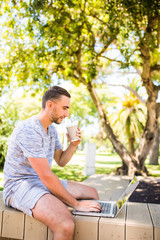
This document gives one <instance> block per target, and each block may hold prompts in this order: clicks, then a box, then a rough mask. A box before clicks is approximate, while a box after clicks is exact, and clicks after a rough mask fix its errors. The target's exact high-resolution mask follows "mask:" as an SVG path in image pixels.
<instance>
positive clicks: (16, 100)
mask: <svg viewBox="0 0 160 240" xmlns="http://www.w3.org/2000/svg"><path fill="white" fill-rule="evenodd" d="M19 91H20V89H19V90H15V92H14V91H12V92H11V93H10V94H7V93H6V94H5V95H4V96H3V98H2V102H3V104H2V105H1V106H0V168H2V167H3V165H4V162H5V156H6V153H7V148H8V140H9V137H10V135H11V133H12V131H13V129H14V128H15V126H16V124H18V122H19V121H22V120H24V119H26V118H28V117H30V116H32V115H34V114H37V113H38V112H39V110H40V108H41V100H40V95H33V94H32V93H31V92H29V93H26V94H23V95H22V94H20V95H19V96H17V95H18V93H19ZM31 95H32V96H31Z"/></svg>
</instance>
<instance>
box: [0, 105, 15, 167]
mask: <svg viewBox="0 0 160 240" xmlns="http://www.w3.org/2000/svg"><path fill="white" fill-rule="evenodd" d="M17 119H18V112H17V107H16V105H14V104H11V102H8V103H7V104H6V105H5V106H2V105H1V106H0V168H2V167H3V165H4V161H5V156H6V153H7V142H8V138H9V136H10V134H11V133H12V131H13V129H14V126H15V123H16V121H17Z"/></svg>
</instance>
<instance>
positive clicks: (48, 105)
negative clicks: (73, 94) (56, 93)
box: [46, 100, 54, 109]
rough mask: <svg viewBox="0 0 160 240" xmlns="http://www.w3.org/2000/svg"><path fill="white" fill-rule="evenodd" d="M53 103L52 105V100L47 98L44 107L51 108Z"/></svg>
mask: <svg viewBox="0 0 160 240" xmlns="http://www.w3.org/2000/svg"><path fill="white" fill-rule="evenodd" d="M53 105H54V102H52V101H51V100H48V101H47V102H46V107H47V108H48V109H50V108H52V106H53Z"/></svg>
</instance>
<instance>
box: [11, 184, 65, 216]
mask: <svg viewBox="0 0 160 240" xmlns="http://www.w3.org/2000/svg"><path fill="white" fill-rule="evenodd" d="M60 181H61V182H62V184H63V186H64V187H65V188H66V189H67V185H68V182H67V180H60ZM47 193H50V194H51V192H50V191H49V190H48V189H47V188H46V187H45V185H43V184H41V185H38V186H32V188H30V190H29V191H26V193H25V194H22V195H21V197H20V194H19V192H18V190H17V191H16V192H15V193H14V194H13V195H12V196H11V198H10V200H9V206H11V207H13V208H15V209H18V210H20V211H22V212H24V213H25V214H27V215H29V216H31V217H33V216H32V208H34V206H35V204H36V203H37V201H38V200H39V199H40V198H41V197H42V196H43V195H44V194H47Z"/></svg>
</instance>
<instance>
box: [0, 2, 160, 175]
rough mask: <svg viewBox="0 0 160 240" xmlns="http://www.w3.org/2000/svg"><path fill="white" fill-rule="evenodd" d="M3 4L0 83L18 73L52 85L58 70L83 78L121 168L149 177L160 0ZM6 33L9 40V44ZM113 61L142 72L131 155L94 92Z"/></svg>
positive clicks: (21, 81)
mask: <svg viewBox="0 0 160 240" xmlns="http://www.w3.org/2000/svg"><path fill="white" fill-rule="evenodd" d="M8 2H9V3H8ZM2 7H3V9H4V8H5V16H6V19H7V17H9V19H11V20H10V22H9V24H10V25H11V24H12V26H11V27H10V26H7V24H6V22H5V27H6V28H7V27H8V29H11V31H9V32H8V35H9V37H7V39H9V40H8V41H10V42H9V43H10V44H9V48H8V53H7V54H8V56H10V59H9V60H10V61H9V63H7V64H6V63H3V64H2V66H3V69H7V71H6V72H4V71H3V72H1V78H2V79H3V82H4V81H6V79H7V81H8V79H15V78H16V79H17V80H18V81H19V84H26V83H27V84H34V85H35V86H38V87H40V86H41V85H43V84H44V85H45V84H46V85H47V84H50V82H51V80H52V76H53V74H54V73H56V74H57V75H58V76H59V78H64V79H66V80H67V79H69V80H72V81H73V83H74V84H77V85H78V84H79V83H82V84H84V85H85V86H86V88H87V89H88V91H89V93H90V96H91V98H92V100H93V103H94V105H95V107H96V109H97V112H98V114H99V118H100V122H101V125H102V127H103V129H104V131H105V133H106V136H107V138H109V139H110V141H111V142H112V145H113V147H114V149H115V151H116V152H117V153H118V154H119V156H120V157H121V159H122V167H121V168H119V169H118V171H119V174H128V175H130V176H133V175H134V174H142V175H147V174H148V172H147V169H146V167H145V159H146V157H147V155H148V153H149V150H150V148H151V146H152V144H153V141H154V137H155V132H156V131H157V128H158V115H159V110H158V109H159V107H158V103H157V102H156V101H157V96H158V92H159V85H158V83H157V84H156V83H155V80H157V79H159V77H158V78H157V76H159V69H160V66H159V63H158V61H159V60H158V53H159V34H160V17H159V9H160V8H159V1H158V0H153V1H149V0H147V1H146V0H127V1H126V0H117V1H114V0H111V1H106V0H105V1H104V0H101V1H99V0H97V1H92V0H84V1H80V0H79V1H78V0H77V1H73V2H72V1H68V0H63V1H58V0H57V1H54V2H53V1H42V0H41V1H40V0H33V1H32V2H27V1H20V0H19V1H16V2H15V1H3V5H2ZM11 35H12V37H13V36H14V39H15V40H14V41H12V42H11V37H10V36H11ZM113 46H114V47H116V48H117V49H118V50H119V52H120V53H121V57H120V58H118V57H115V58H114V57H109V56H110V55H109V54H108V52H109V50H110V49H112V48H113ZM11 52H12V54H11ZM4 55H5V53H4ZM6 56H7V55H6ZM113 63H114V66H117V64H119V67H120V68H121V69H126V70H128V71H129V70H130V67H131V66H133V67H134V69H136V71H137V72H138V73H140V75H141V80H142V82H143V85H144V86H145V89H146V92H147V95H148V99H147V103H146V106H147V120H146V124H145V127H144V131H143V134H142V135H141V138H140V140H139V144H138V146H137V149H136V150H135V151H134V153H130V152H129V151H128V150H127V149H126V148H125V146H124V145H123V144H122V143H121V142H120V141H119V140H118V138H117V136H116V135H115V133H114V132H113V129H112V127H111V125H110V123H109V119H108V116H107V112H106V110H105V108H104V105H103V101H101V99H100V98H99V97H98V94H97V92H96V85H97V83H98V84H99V83H102V82H104V80H105V77H106V76H107V75H108V74H109V72H110V71H111V65H113ZM115 64H116V65H115ZM16 69H18V72H17V71H16ZM6 73H7V74H8V75H6ZM20 73H21V74H20Z"/></svg>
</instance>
